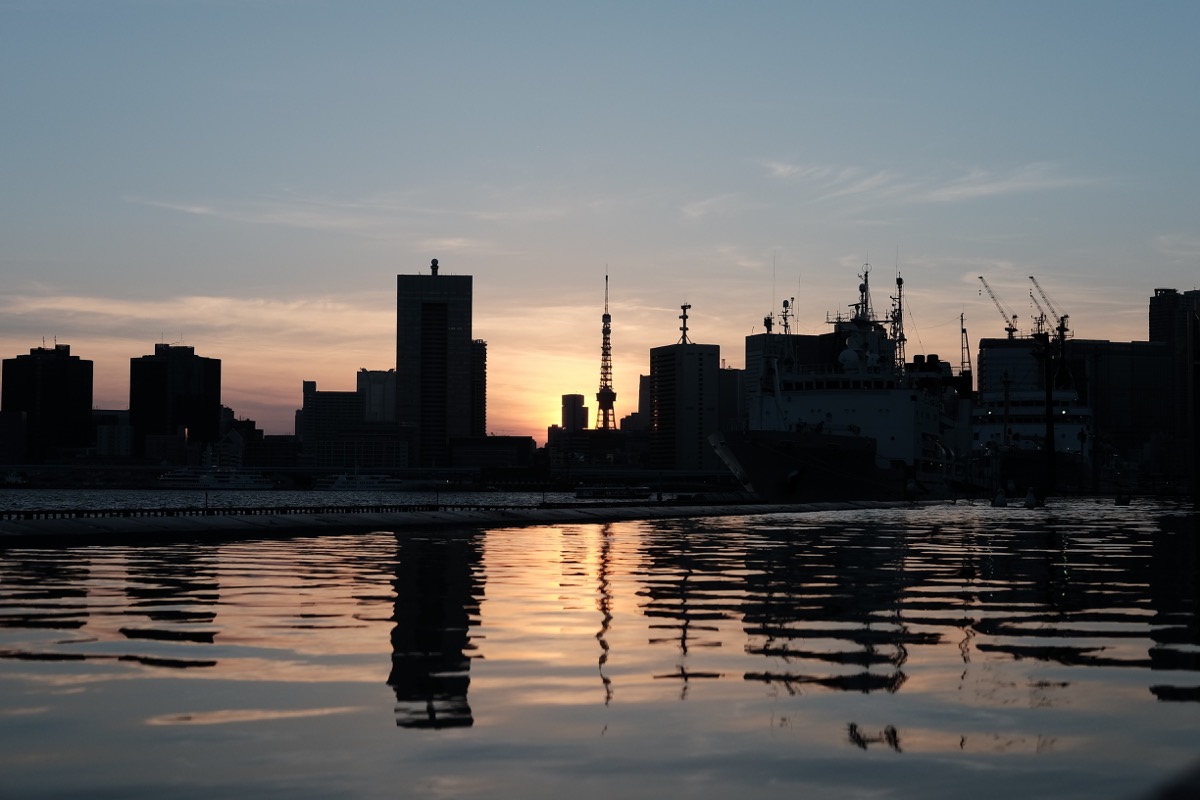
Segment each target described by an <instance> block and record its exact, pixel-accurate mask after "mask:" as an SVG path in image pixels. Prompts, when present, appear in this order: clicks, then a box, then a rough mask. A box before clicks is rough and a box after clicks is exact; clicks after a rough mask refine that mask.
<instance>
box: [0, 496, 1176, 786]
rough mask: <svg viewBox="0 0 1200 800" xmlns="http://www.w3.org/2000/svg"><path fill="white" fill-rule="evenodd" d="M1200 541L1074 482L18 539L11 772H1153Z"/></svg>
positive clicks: (173, 778) (180, 781)
mask: <svg viewBox="0 0 1200 800" xmlns="http://www.w3.org/2000/svg"><path fill="white" fill-rule="evenodd" d="M42 499H43V502H44V501H45V498H44V497H43V498H42ZM9 501H10V502H14V501H13V500H12V498H11V497H10V498H9ZM368 502H370V501H368ZM1198 536H1200V533H1198V532H1197V523H1196V517H1195V515H1194V514H1192V513H1190V511H1189V508H1188V507H1184V506H1176V505H1171V504H1168V503H1160V502H1151V501H1138V500H1135V501H1134V503H1133V504H1132V505H1130V506H1128V507H1115V506H1113V505H1112V504H1111V501H1109V502H1098V501H1090V500H1086V501H1060V502H1057V503H1053V504H1052V505H1051V507H1050V508H1047V509H1037V510H1026V509H1023V508H1007V509H994V508H991V507H989V506H986V505H967V504H959V505H945V506H936V507H923V508H917V509H900V510H887V511H871V512H862V511H858V512H828V513H820V514H789V515H764V516H757V517H737V518H733V517H730V518H697V519H691V520H670V521H656V522H628V523H617V524H606V525H600V524H579V525H563V526H539V527H527V528H501V527H497V528H492V529H489V530H477V531H476V530H472V531H462V532H444V531H439V532H436V533H431V534H428V535H422V534H419V533H414V532H405V533H403V534H401V535H396V534H394V533H391V532H387V531H380V532H377V533H369V534H355V535H327V536H322V537H319V538H318V537H313V538H296V539H283V540H269V541H239V542H225V543H219V544H216V543H214V544H207V545H206V544H200V543H194V542H188V543H179V544H175V545H162V546H158V545H156V546H150V547H147V546H139V547H123V546H94V547H80V548H67V549H61V548H52V547H46V548H38V547H28V546H22V547H20V548H9V549H7V550H0V795H3V796H4V797H22V798H24V797H29V798H38V797H81V796H87V797H122V798H128V797H134V798H140V797H145V798H150V797H155V798H157V797H161V796H171V797H184V798H186V797H215V796H254V797H269V798H270V797H288V798H297V797H300V798H318V797H320V798H343V797H344V798H360V797H363V798H375V797H379V798H384V797H389V798H390V797H397V796H401V797H403V796H413V797H501V796H504V797H508V796H520V797H532V798H561V797H564V796H569V797H571V798H591V797H595V798H600V797H622V798H624V797H655V798H658V797H664V796H688V797H697V798H709V797H711V798H724V797H733V796H739V797H766V796H771V797H775V796H793V797H795V796H804V797H829V798H845V797H872V798H888V797H895V798H916V797H920V798H925V799H928V798H961V797H963V796H971V797H979V798H1001V797H1003V798H1011V797H1013V796H1028V797H1059V798H1069V797H1078V798H1084V797H1086V798H1089V800H1095V798H1125V797H1137V796H1139V795H1140V794H1141V793H1143V792H1145V791H1147V790H1150V789H1152V788H1154V787H1156V786H1158V785H1159V784H1161V783H1162V782H1164V781H1165V780H1167V779H1168V778H1170V777H1172V776H1174V775H1176V774H1178V773H1179V772H1180V771H1182V770H1184V769H1185V768H1187V767H1189V766H1190V765H1192V764H1194V763H1195V760H1196V759H1197V758H1200V736H1198V735H1197V734H1198V733H1200V624H1198V621H1197V616H1196V608H1197V604H1198V602H1200V600H1198V595H1200V588H1198V586H1200V577H1198V576H1200V555H1198V544H1197V539H1198Z"/></svg>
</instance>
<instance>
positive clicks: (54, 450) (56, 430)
mask: <svg viewBox="0 0 1200 800" xmlns="http://www.w3.org/2000/svg"><path fill="white" fill-rule="evenodd" d="M0 410H2V411H6V412H12V413H14V414H22V415H23V416H24V421H25V425H24V428H25V436H24V440H25V448H24V460H25V461H26V463H30V464H38V463H44V462H46V461H52V460H55V459H58V458H61V457H63V456H67V455H69V454H70V453H71V451H80V450H83V449H85V448H86V447H88V445H89V444H90V440H91V422H92V362H91V361H86V360H84V359H81V358H80V357H79V356H73V355H71V346H70V345H69V344H55V345H54V347H53V348H50V347H35V348H33V349H32V350H30V351H29V355H27V356H17V357H16V358H6V359H4V371H3V386H2V391H0Z"/></svg>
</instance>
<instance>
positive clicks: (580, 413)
mask: <svg viewBox="0 0 1200 800" xmlns="http://www.w3.org/2000/svg"><path fill="white" fill-rule="evenodd" d="M587 420H588V409H587V406H585V405H584V404H583V395H581V394H564V395H563V396H562V429H563V430H564V431H566V432H567V433H575V432H576V431H581V430H583V429H585V428H587Z"/></svg>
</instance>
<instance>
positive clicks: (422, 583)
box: [387, 536, 483, 728]
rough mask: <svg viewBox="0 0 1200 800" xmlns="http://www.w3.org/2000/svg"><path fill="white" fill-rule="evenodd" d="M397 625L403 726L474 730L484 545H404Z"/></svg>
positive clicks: (394, 678)
mask: <svg viewBox="0 0 1200 800" xmlns="http://www.w3.org/2000/svg"><path fill="white" fill-rule="evenodd" d="M396 553H397V564H396V579H395V581H394V582H393V584H392V585H393V587H394V589H395V593H396V600H395V606H394V608H395V611H394V613H393V614H392V620H393V621H394V622H395V623H396V624H395V627H393V628H392V634H391V640H392V669H391V672H390V673H389V674H388V679H387V682H388V685H389V686H391V687H392V689H393V691H395V693H396V724H397V725H399V726H401V727H405V728H449V727H468V726H470V725H472V724H473V723H474V718H473V717H472V716H471V706H470V704H469V703H468V702H467V689H468V687H469V686H470V683H471V676H470V666H471V662H470V656H469V655H467V653H468V652H469V651H471V650H474V649H475V647H474V645H473V644H471V636H470V626H472V625H476V624H478V620H479V600H480V597H481V595H482V593H483V587H482V586H481V585H480V583H479V581H478V577H477V574H478V570H479V563H480V552H479V540H478V539H477V538H476V537H469V538H465V537H464V538H458V537H453V536H444V537H443V536H439V537H438V538H437V539H409V538H398V539H397V543H396Z"/></svg>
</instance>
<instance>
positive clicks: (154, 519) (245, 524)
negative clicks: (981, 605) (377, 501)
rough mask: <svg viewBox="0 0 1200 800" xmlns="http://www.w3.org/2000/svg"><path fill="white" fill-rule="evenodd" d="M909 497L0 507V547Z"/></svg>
mask: <svg viewBox="0 0 1200 800" xmlns="http://www.w3.org/2000/svg"><path fill="white" fill-rule="evenodd" d="M911 505H913V504H911V503H905V502H885V501H863V502H852V503H849V502H839V503H807V504H801V505H762V504H751V503H731V504H687V503H661V504H655V503H651V504H644V503H642V504H638V503H635V504H629V503H595V504H593V503H587V504H583V503H580V504H569V505H567V504H562V505H539V506H515V505H500V504H496V505H486V504H484V505H476V504H472V505H445V504H413V505H351V506H272V507H247V508H202V507H191V508H130V509H98V510H80V509H71V510H64V509H54V510H22V511H6V512H0V548H2V547H7V546H28V545H44V544H70V545H78V544H112V543H129V542H137V541H169V540H172V539H188V540H195V539H205V538H212V539H214V540H222V539H254V538H275V537H281V538H282V537H289V536H316V535H328V534H343V533H363V532H369V531H401V530H404V531H422V530H435V529H446V528H479V527H496V526H500V527H508V526H523V525H559V524H587V523H602V522H624V521H629V520H640V519H672V518H688V517H722V516H757V515H761V514H783V513H804V512H815V511H835V510H849V509H870V508H906V507H910V506H911Z"/></svg>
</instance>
